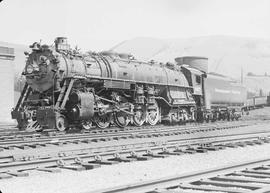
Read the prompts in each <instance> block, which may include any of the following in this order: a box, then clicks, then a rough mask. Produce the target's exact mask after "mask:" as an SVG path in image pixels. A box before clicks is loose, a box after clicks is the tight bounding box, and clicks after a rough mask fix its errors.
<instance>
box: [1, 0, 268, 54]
mask: <svg viewBox="0 0 270 193" xmlns="http://www.w3.org/2000/svg"><path fill="white" fill-rule="evenodd" d="M0 21H1V23H0V41H5V42H12V43H19V44H25V45H29V44H31V43H33V42H35V41H40V40H41V41H42V43H46V44H52V43H53V40H54V39H55V37H57V36H66V37H68V40H69V42H70V43H71V45H73V46H75V45H78V47H80V48H81V49H82V50H92V51H101V50H107V49H110V48H111V47H113V46H115V45H116V44H118V43H120V42H122V41H124V40H128V39H132V38H135V37H153V38H186V37H195V36H208V35H232V36H240V37H242V36H244V37H257V38H266V39H270V0H3V1H2V2H1V3H0Z"/></svg>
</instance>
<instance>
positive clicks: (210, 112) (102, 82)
mask: <svg viewBox="0 0 270 193" xmlns="http://www.w3.org/2000/svg"><path fill="white" fill-rule="evenodd" d="M30 47H31V48H32V52H31V53H30V54H29V53H25V54H26V56H27V61H26V65H25V69H24V72H23V75H24V76H25V77H26V84H25V86H24V89H23V91H22V93H21V97H20V99H19V101H18V103H17V105H16V107H15V108H14V109H13V111H12V113H11V114H12V118H13V119H16V120H17V122H18V127H19V128H21V129H25V128H28V127H35V128H36V129H44V128H55V129H57V130H59V131H63V130H66V129H67V128H70V127H80V128H84V129H91V128H92V127H93V125H96V126H97V127H99V128H103V129H105V128H107V127H109V126H110V124H116V125H117V126H119V127H125V126H127V125H128V124H130V123H131V124H133V125H136V126H142V125H143V124H145V123H147V124H150V125H155V124H157V123H158V122H161V121H164V122H167V123H185V122H187V121H200V122H202V121H204V120H206V121H209V120H212V121H215V120H217V119H220V118H223V119H225V118H226V119H228V120H230V119H234V118H235V119H238V118H239V113H238V112H239V111H238V107H240V106H241V104H242V103H243V101H241V100H242V98H243V96H242V95H243V93H244V92H243V90H244V89H245V88H244V87H241V86H240V85H234V84H232V83H231V82H229V83H228V82H227V83H226V81H225V80H223V81H221V82H220V83H221V85H220V86H221V87H222V88H220V86H219V87H217V85H216V82H215V79H214V77H212V79H213V80H212V79H211V80H212V83H214V82H215V83H214V84H212V83H211V81H210V79H209V80H208V78H207V77H208V76H210V75H208V74H207V58H203V57H182V58H177V59H176V64H172V63H167V64H163V63H157V62H154V61H151V62H142V61H137V60H135V59H134V57H132V56H130V55H126V54H116V53H113V52H102V53H92V52H91V53H90V52H89V53H86V54H81V53H78V52H77V51H76V50H72V49H70V47H69V45H68V44H67V40H66V38H57V39H56V40H55V44H54V46H53V47H49V46H47V45H40V44H38V43H34V44H33V45H31V46H30ZM223 85H226V88H223ZM240 88H241V89H240ZM222 89H223V90H222ZM237 89H238V91H237V92H236V90H237ZM239 89H240V91H239ZM224 91H225V92H226V94H227V96H228V97H225V98H223V99H221V100H220V93H222V92H223V93H222V94H224ZM231 96H234V97H240V98H239V99H237V100H236V99H235V98H232V99H230V97H231ZM207 101H208V102H209V103H207Z"/></svg>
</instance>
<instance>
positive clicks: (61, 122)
mask: <svg viewBox="0 0 270 193" xmlns="http://www.w3.org/2000/svg"><path fill="white" fill-rule="evenodd" d="M55 127H56V129H57V130H58V131H65V130H66V129H67V127H68V123H67V119H66V117H65V116H64V115H60V116H58V117H56V120H55Z"/></svg>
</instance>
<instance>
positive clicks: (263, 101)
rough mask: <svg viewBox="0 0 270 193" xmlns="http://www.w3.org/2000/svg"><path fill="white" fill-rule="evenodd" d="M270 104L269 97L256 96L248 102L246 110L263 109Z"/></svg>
mask: <svg viewBox="0 0 270 193" xmlns="http://www.w3.org/2000/svg"><path fill="white" fill-rule="evenodd" d="M269 104H270V103H269V96H254V97H252V98H249V99H247V100H246V103H245V107H244V109H245V110H251V109H256V108H263V107H264V106H268V105H269Z"/></svg>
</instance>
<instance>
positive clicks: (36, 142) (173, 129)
mask: <svg viewBox="0 0 270 193" xmlns="http://www.w3.org/2000/svg"><path fill="white" fill-rule="evenodd" d="M254 124H258V123H255V122H248V123H245V122H243V123H242V122H229V123H228V122H224V123H219V124H209V125H208V124H207V125H195V126H194V125H189V126H164V127H150V128H147V127H144V128H136V127H135V128H132V129H129V130H126V129H121V130H120V129H119V130H114V129H111V130H107V131H105V130H103V131H102V132H96V131H92V132H86V133H72V134H59V133H58V134H57V135H46V136H44V135H41V134H36V133H35V134H32V135H15V136H2V137H0V151H3V150H14V149H29V148H40V147H47V146H51V145H56V146H60V145H61V146H62V145H66V144H78V143H85V144H89V143H91V142H103V141H112V140H121V139H134V138H150V137H153V138H155V137H162V136H170V135H175V136H177V135H178V136H179V135H184V134H194V133H200V132H210V131H220V130H229V129H234V128H240V127H246V126H251V125H254Z"/></svg>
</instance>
